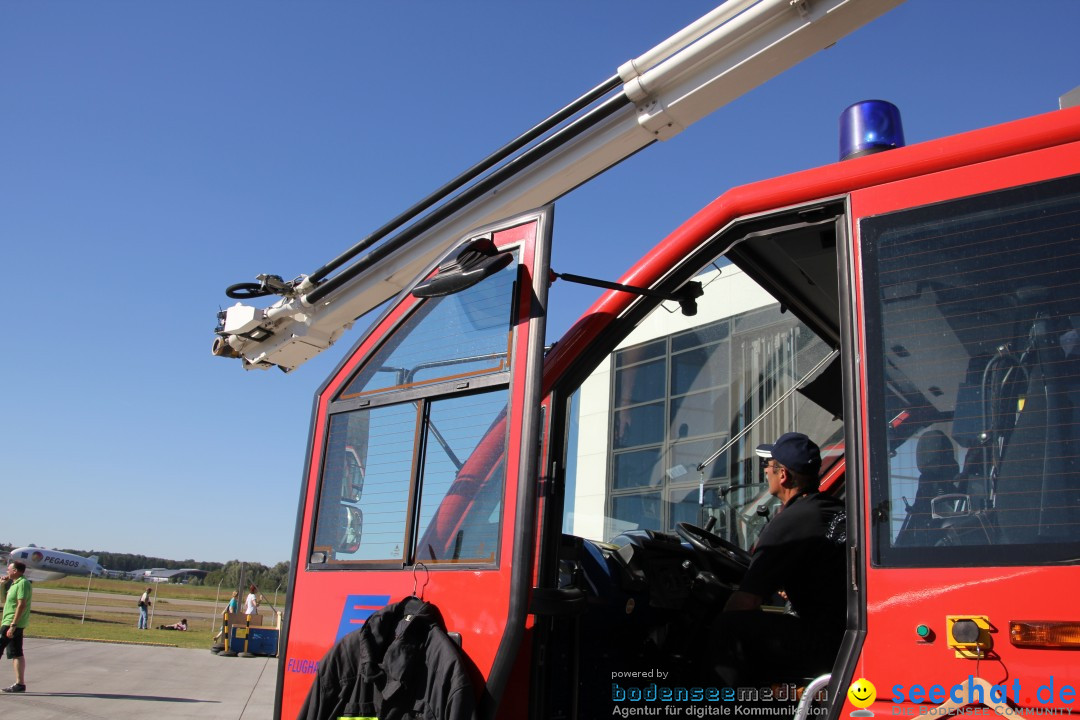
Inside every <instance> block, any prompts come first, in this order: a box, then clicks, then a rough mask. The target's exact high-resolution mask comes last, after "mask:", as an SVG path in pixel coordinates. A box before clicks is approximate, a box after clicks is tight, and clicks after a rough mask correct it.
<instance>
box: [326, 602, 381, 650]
mask: <svg viewBox="0 0 1080 720" xmlns="http://www.w3.org/2000/svg"><path fill="white" fill-rule="evenodd" d="M389 602H390V596H389V595H349V596H347V597H346V598H345V607H344V608H342V609H341V623H340V624H339V625H338V631H337V637H336V638H334V642H335V643H336V642H337V641H338V640H341V638H343V637H345V636H346V635H348V634H349V633H351V632H352V631H353V630H359V629H360V627H361V626H362V625H363V624H364V623H365V622H366V621H367V619H368V618H369V617H371V616H372V615H374V614H375V613H376V612H378V611H379V610H382V609H383V608H384V607H386V605H387V604H388V603H389Z"/></svg>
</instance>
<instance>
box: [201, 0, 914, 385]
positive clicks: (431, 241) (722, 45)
mask: <svg viewBox="0 0 1080 720" xmlns="http://www.w3.org/2000/svg"><path fill="white" fill-rule="evenodd" d="M901 2H903V0H729V1H728V2H725V3H724V4H722V5H721V6H719V7H718V8H716V9H715V10H713V11H712V12H711V13H709V14H708V15H706V16H705V17H703V18H701V19H700V20H698V21H697V22H696V23H694V24H693V25H691V26H689V27H687V28H686V29H684V30H683V31H681V32H680V33H677V34H676V35H673V36H672V37H671V38H669V39H668V40H666V41H664V42H663V43H661V44H660V45H658V46H656V47H655V48H653V49H652V50H650V51H649V52H647V53H645V54H644V55H642V56H641V57H639V58H637V59H635V60H631V61H630V62H627V63H625V64H624V65H623V66H622V67H620V68H619V71H618V74H619V80H620V81H621V82H622V91H621V95H620V96H619V97H617V98H615V101H614V102H613V101H611V100H609V101H608V102H607V104H606V107H607V108H608V111H606V112H603V113H598V114H597V115H596V116H595V117H598V118H599V119H598V120H595V121H590V122H587V123H586V124H585V129H584V130H582V131H581V132H578V133H577V134H576V135H575V136H574V137H573V138H572V139H571V140H570V141H569V142H565V143H563V144H561V145H559V146H557V147H555V148H553V149H552V150H551V151H549V152H544V153H542V154H538V153H534V154H533V156H532V157H530V158H527V159H526V160H522V159H521V158H520V157H519V158H517V159H515V160H513V161H511V162H509V163H507V166H511V170H510V171H509V172H508V173H504V177H503V178H502V179H501V181H500V182H498V184H496V185H494V186H493V187H490V188H488V189H487V190H486V192H483V193H482V194H480V195H479V196H477V197H474V198H473V199H471V201H469V202H466V203H463V204H461V205H460V207H457V208H456V209H454V210H453V212H452V213H450V214H448V215H447V216H446V217H444V218H442V219H441V221H439V222H437V223H435V224H434V225H433V226H432V227H430V228H428V229H426V230H424V231H423V232H420V233H418V234H415V236H413V237H412V238H411V239H410V240H409V241H408V242H407V243H403V244H398V245H397V246H392V249H390V250H389V251H388V252H386V250H387V248H382V250H383V251H384V252H379V251H380V248H378V247H376V248H375V250H374V251H373V254H372V255H370V256H369V257H367V258H364V259H362V262H363V267H362V268H357V270H362V271H361V272H357V273H351V274H347V275H346V276H345V277H344V278H342V277H338V278H331V279H330V280H329V281H326V282H327V283H330V284H328V285H326V287H323V288H322V289H320V283H318V282H311V281H310V280H308V279H307V278H306V277H304V276H301V278H299V282H297V283H295V284H286V285H288V287H287V288H286V289H285V290H284V291H282V292H281V294H282V295H283V297H282V298H281V299H280V300H278V301H277V302H276V303H274V304H273V305H271V306H269V307H267V308H265V309H259V308H256V307H253V306H251V305H245V304H242V303H237V304H236V305H234V306H232V307H230V308H228V309H227V310H226V311H224V312H223V313H221V314H220V315H219V319H220V325H219V328H218V330H217V335H218V338H217V340H215V343H214V354H216V355H222V356H226V357H239V358H242V360H243V364H244V367H245V368H247V369H252V368H269V367H272V366H278V367H280V368H281V369H283V370H286V371H288V370H292V369H295V368H296V367H298V366H300V365H301V364H302V363H304V362H305V361H307V360H309V359H310V358H312V357H314V356H315V355H317V354H318V353H320V352H322V351H323V350H325V349H326V348H328V347H329V346H330V345H331V344H332V343H333V342H334V341H335V340H337V338H338V337H340V336H341V335H342V333H344V332H345V331H346V330H348V329H349V328H350V327H351V326H352V323H353V321H354V320H355V319H356V318H358V317H359V316H361V315H363V314H364V313H367V312H368V311H370V310H371V309H373V308H375V307H377V306H378V305H380V304H381V303H382V302H384V301H385V300H387V299H389V298H391V297H393V296H394V295H396V294H398V293H399V292H400V291H401V290H402V289H404V288H406V287H408V286H410V285H411V284H412V283H413V281H415V280H416V278H417V277H418V276H419V275H420V273H422V272H425V271H428V270H430V269H431V268H432V267H433V265H434V264H435V263H436V262H437V261H438V260H439V258H441V257H442V256H443V255H444V254H445V253H446V252H447V251H448V250H450V248H451V247H453V246H454V245H455V244H456V243H457V242H459V241H460V240H461V239H463V238H464V237H465V236H466V234H467V233H468V232H469V231H470V230H471V229H473V228H476V227H479V226H481V225H484V224H487V223H490V222H494V221H496V220H498V219H501V218H504V217H508V216H511V215H514V214H516V213H519V212H524V211H527V210H530V209H533V208H536V207H540V206H542V205H545V204H547V203H549V202H552V201H553V200H555V199H556V198H558V197H560V196H562V195H563V194H565V193H567V192H568V191H570V190H572V189H573V188H575V187H576V186H578V185H580V184H581V183H583V182H585V181H587V180H589V179H590V178H592V177H594V176H595V175H598V174H599V173H601V172H603V171H604V170H606V169H608V168H609V167H611V166H612V165H615V164H616V163H618V162H619V161H620V160H622V159H624V158H626V157H628V156H630V155H632V154H633V153H635V152H637V151H638V150H640V149H642V148H643V147H645V146H647V145H649V144H650V143H652V142H654V141H656V140H666V139H668V138H670V137H672V136H674V135H676V134H678V133H679V132H681V131H682V130H684V129H685V128H687V127H689V126H690V125H691V124H693V123H694V122H697V121H698V120H700V119H701V118H703V117H705V116H706V115H708V114H710V113H712V112H713V111H714V110H716V109H718V108H720V107H722V106H723V105H725V104H727V103H729V102H731V101H732V100H735V99H736V98H738V97H740V96H741V95H743V94H745V93H747V92H749V91H750V90H752V89H754V88H755V87H757V86H759V85H761V84H763V83H764V82H766V81H767V80H769V79H770V78H772V77H774V76H776V75H778V74H780V73H781V72H783V71H784V70H787V69H788V68H790V67H792V66H794V65H796V64H797V63H799V62H801V61H802V60H804V59H805V58H807V57H809V56H810V55H812V54H814V53H815V52H817V51H818V50H821V49H823V48H825V47H828V46H829V45H831V44H833V43H834V42H836V41H837V40H838V39H840V38H841V37H843V36H845V35H847V34H848V33H850V32H852V31H854V30H856V29H858V28H859V27H861V26H862V25H864V24H866V23H867V22H869V21H870V20H873V19H874V18H876V17H878V16H879V15H881V14H883V13H885V12H886V11H888V10H890V9H892V8H893V7H895V6H897V5H899V4H900V3H901ZM619 100H621V101H622V104H621V105H619V103H618V101H619ZM614 106H617V107H614ZM612 107H614V109H613V110H612V109H611V108H612ZM536 155H539V156H538V157H536ZM515 164H517V165H520V166H521V167H520V169H518V170H515V169H513V166H515ZM343 279H344V280H345V281H342V280H343Z"/></svg>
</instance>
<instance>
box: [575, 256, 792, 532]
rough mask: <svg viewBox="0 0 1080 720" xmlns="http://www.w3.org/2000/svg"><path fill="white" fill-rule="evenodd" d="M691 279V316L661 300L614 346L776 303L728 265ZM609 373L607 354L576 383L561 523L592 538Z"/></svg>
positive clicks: (603, 461)
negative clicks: (571, 490)
mask: <svg viewBox="0 0 1080 720" xmlns="http://www.w3.org/2000/svg"><path fill="white" fill-rule="evenodd" d="M696 279H697V280H698V281H699V282H701V283H702V284H703V285H704V290H705V294H704V295H703V296H702V297H700V298H698V312H697V315H694V316H693V317H687V316H685V315H683V314H682V311H681V309H680V308H679V304H678V303H677V302H666V303H663V307H662V308H657V309H656V310H654V311H653V312H652V313H651V314H650V315H649V317H647V318H646V319H645V320H644V322H642V323H641V325H639V326H638V327H637V328H635V329H634V331H633V332H632V333H630V335H628V336H627V337H626V339H625V340H624V341H623V342H622V343H620V344H619V348H620V349H621V348H626V347H630V346H633V345H638V344H640V343H643V342H646V341H648V340H652V339H654V338H658V337H663V336H665V335H671V334H673V333H677V332H681V331H683V330H689V329H690V328H694V327H697V326H699V325H707V324H709V323H711V322H716V321H717V320H723V319H724V318H728V317H731V316H733V315H738V314H740V313H744V312H749V311H751V310H756V309H758V308H760V307H764V306H766V305H769V304H771V303H774V302H776V301H775V300H774V299H773V297H772V296H771V295H769V294H768V293H766V292H765V291H764V290H762V289H761V287H760V286H759V285H758V284H757V283H755V282H754V281H753V280H751V279H750V278H749V277H748V276H747V275H746V273H744V272H743V271H741V270H739V269H738V268H736V267H735V266H733V265H728V266H726V267H724V268H723V270H722V271H717V270H712V271H710V272H708V273H704V274H702V275H700V276H698V277H697V278H696ZM611 372H612V361H611V358H610V357H609V358H608V359H607V360H606V361H604V362H602V363H600V366H599V367H597V368H596V370H595V371H594V372H593V373H592V374H591V375H590V376H589V377H588V379H586V380H585V382H584V383H582V385H581V407H580V411H579V415H578V427H579V438H578V455H577V476H576V486H575V490H576V491H575V500H574V512H573V513H572V514H571V516H570V517H568V518H567V522H566V526H567V530H568V531H569V532H570V533H572V534H574V535H577V536H579V537H584V538H589V539H592V540H607V539H608V538H606V537H604V534H605V527H604V509H605V501H606V496H607V487H608V449H609V447H610V445H611V443H610V437H611V422H612V408H611V404H612V400H611Z"/></svg>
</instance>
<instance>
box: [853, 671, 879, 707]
mask: <svg viewBox="0 0 1080 720" xmlns="http://www.w3.org/2000/svg"><path fill="white" fill-rule="evenodd" d="M847 696H848V700H850V701H851V704H852V705H854V706H855V707H858V708H865V707H868V706H869V705H870V704H871V703H873V702H874V698H876V697H877V688H875V687H874V683H872V682H870V681H869V680H867V679H866V678H859V679H858V680H856V681H855V682H853V683H851V687H849V688H848V691H847Z"/></svg>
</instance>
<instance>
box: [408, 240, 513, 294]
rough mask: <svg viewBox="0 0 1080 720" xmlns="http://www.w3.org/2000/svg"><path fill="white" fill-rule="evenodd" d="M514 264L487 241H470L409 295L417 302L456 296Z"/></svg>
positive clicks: (508, 256) (507, 254)
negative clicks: (416, 298)
mask: <svg viewBox="0 0 1080 720" xmlns="http://www.w3.org/2000/svg"><path fill="white" fill-rule="evenodd" d="M513 260H514V256H513V255H512V254H511V253H509V252H499V249H498V248H497V247H495V243H493V242H492V241H491V240H489V239H487V238H477V239H476V240H470V241H469V242H467V243H465V245H464V246H463V247H462V248H461V250H459V251H458V252H457V254H456V255H455V256H454V258H453V259H452V260H449V261H447V262H444V263H443V264H442V265H440V266H439V269H438V270H437V271H436V272H435V275H434V277H431V278H428V279H427V280H425V281H424V282H422V283H420V284H419V285H417V286H416V287H414V288H413V290H412V295H413V297H418V298H430V297H443V296H444V295H453V294H454V293H459V292H461V291H462V290H467V289H469V288H471V287H472V286H473V285H476V284H477V283H479V282H480V281H481V280H483V279H485V278H488V277H491V276H492V275H494V274H495V273H497V272H499V271H500V270H502V269H503V268H505V267H506V266H507V265H509V264H510V263H511V262H513Z"/></svg>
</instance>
